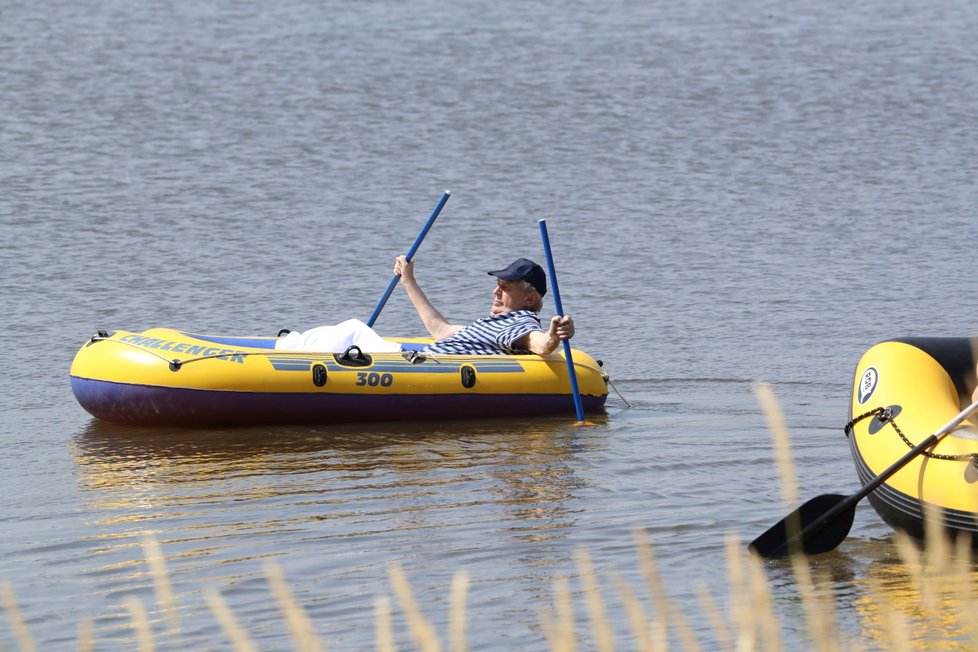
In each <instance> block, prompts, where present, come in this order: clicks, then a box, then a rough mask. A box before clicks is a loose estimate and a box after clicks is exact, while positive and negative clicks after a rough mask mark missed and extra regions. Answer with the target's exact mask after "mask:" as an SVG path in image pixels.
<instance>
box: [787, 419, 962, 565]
mask: <svg viewBox="0 0 978 652" xmlns="http://www.w3.org/2000/svg"><path fill="white" fill-rule="evenodd" d="M975 410H978V401H975V402H974V403H972V404H971V405H969V406H968V407H966V408H965V409H964V410H963V411H961V412H959V413H958V414H957V416H955V417H954V418H953V419H951V420H950V421H948V422H947V423H946V424H945V425H944V426H943V427H941V429H940V430H937V431H936V432H935V433H934V434H932V435H930V436H929V437H927V438H926V439H924V440H923V441H922V442H920V443H919V444H917V445H916V446H914V447H913V448H912V449H910V451H909V452H908V453H907V454H906V455H904V456H903V457H901V458H900V459H898V460H897V461H896V462H894V463H893V464H891V465H890V466H889V467H887V469H886V470H885V471H883V472H882V473H880V474H879V475H877V476H876V477H875V478H873V479H872V480H870V481H869V482H867V483H866V484H865V485H863V487H862V488H861V489H860V490H859V491H857V492H856V493H854V494H852V495H851V496H849V497H848V498H846V499H845V500H843V501H842V502H839V503H836V505H835V506H834V507H832V509H830V510H829V511H827V512H825V513H824V514H822V515H821V516H819V517H818V518H817V519H816V520H814V521H812V522H811V523H809V524H808V525H806V526H805V527H804V528H803V529H802V530H801V532H799V533H798V536H796V537H793V538H792V539H791V540H790V541H785V543H784V544H783V545H782V546H781V548H783V549H786V550H790V549H791V546H792V545H793V544H794V543H795V542H796V541H802V542H804V541H806V540H808V539H810V538H811V537H812V536H813V535H815V534H817V533H818V532H820V531H821V530H822V528H824V527H825V526H826V525H828V524H829V523H832V522H833V521H834V520H835V519H836V518H838V517H839V515H841V514H844V513H845V512H847V511H849V510H850V509H852V508H854V507H855V506H856V504H857V503H858V502H859V501H861V500H862V499H863V498H865V497H866V496H868V495H869V494H871V493H872V492H873V491H874V490H876V489H877V488H878V487H879V486H880V485H882V484H883V483H884V482H886V481H887V480H889V479H890V477H891V476H893V475H894V474H895V473H896V472H897V471H899V470H900V469H902V468H903V467H905V466H906V465H907V464H909V463H910V462H911V460H913V459H914V458H915V457H917V456H918V455H920V454H921V453H922V452H924V451H925V450H927V449H928V448H931V447H932V446H934V445H935V444H937V442H939V441H940V440H941V439H943V438H944V437H945V436H946V435H947V434H948V433H949V432H951V431H952V430H954V429H955V428H957V427H958V426H959V425H961V422H963V421H964V420H965V419H967V418H968V417H969V416H970V415H971V413H972V412H974V411H975Z"/></svg>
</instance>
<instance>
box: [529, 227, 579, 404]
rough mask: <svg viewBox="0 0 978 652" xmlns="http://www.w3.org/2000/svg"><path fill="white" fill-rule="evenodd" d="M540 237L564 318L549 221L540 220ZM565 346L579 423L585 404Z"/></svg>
mask: <svg viewBox="0 0 978 652" xmlns="http://www.w3.org/2000/svg"><path fill="white" fill-rule="evenodd" d="M540 237H541V238H542V239H543V251H544V253H545V254H546V256H547V271H549V272H550V288H551V289H552V290H553V293H554V308H555V309H556V310H557V315H558V316H560V317H563V316H564V307H563V305H561V303H560V287H559V286H558V285H557V270H556V269H555V267H554V255H553V252H551V250H550V236H549V235H547V221H546V220H540ZM562 343H563V345H564V359H565V360H566V361H567V375H568V376H569V377H570V384H571V393H572V394H573V395H574V410H575V411H576V412H577V420H578V422H582V421H584V404H583V403H582V401H581V390H580V389H579V388H578V386H577V372H576V371H575V369H574V359H573V357H571V347H570V342H568V341H567V340H563V341H562Z"/></svg>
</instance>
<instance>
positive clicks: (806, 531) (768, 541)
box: [748, 494, 856, 558]
mask: <svg viewBox="0 0 978 652" xmlns="http://www.w3.org/2000/svg"><path fill="white" fill-rule="evenodd" d="M847 500H849V496H843V495H841V494H822V495H821V496H815V497H814V498H812V499H811V500H809V501H808V502H806V503H805V504H803V505H802V506H801V507H799V508H798V509H796V510H795V511H793V512H791V513H790V514H788V515H787V516H786V517H784V518H783V519H781V520H780V521H779V522H777V523H775V524H774V525H773V526H771V527H770V528H769V529H768V530H767V532H765V533H764V534H762V535H761V536H759V537H757V538H756V539H754V540H753V541H752V542H751V543H750V545H749V546H748V549H749V550H750V551H751V552H753V553H755V554H757V555H760V556H761V557H765V558H772V557H783V556H785V555H788V554H791V553H792V552H803V553H805V554H806V555H817V554H819V553H822V552H828V551H830V550H834V549H835V548H836V547H838V545H839V544H840V543H842V541H843V540H844V539H845V538H846V536H847V535H848V534H849V530H850V529H851V528H852V522H853V519H854V518H855V516H856V504H855V503H853V504H852V505H851V506H849V507H848V508H847V509H843V510H841V511H840V512H839V513H838V514H836V515H834V516H832V517H831V519H830V520H828V521H826V522H824V523H818V522H819V520H820V519H822V518H823V517H824V516H826V515H827V514H828V512H829V511H831V510H833V509H836V508H837V506H838V505H839V504H840V503H843V502H845V501H847ZM816 524H817V525H816Z"/></svg>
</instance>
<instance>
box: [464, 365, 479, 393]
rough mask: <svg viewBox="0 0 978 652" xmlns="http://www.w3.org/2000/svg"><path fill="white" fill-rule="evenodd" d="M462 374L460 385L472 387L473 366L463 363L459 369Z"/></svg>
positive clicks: (473, 377)
mask: <svg viewBox="0 0 978 652" xmlns="http://www.w3.org/2000/svg"><path fill="white" fill-rule="evenodd" d="M460 372H461V374H462V387H464V388H465V389H472V388H473V387H475V367H472V366H470V365H465V366H464V367H462V368H461V369H460Z"/></svg>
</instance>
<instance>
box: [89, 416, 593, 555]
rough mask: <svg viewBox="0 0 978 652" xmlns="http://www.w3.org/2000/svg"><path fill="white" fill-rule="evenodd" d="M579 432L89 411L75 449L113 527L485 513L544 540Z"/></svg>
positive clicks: (235, 528)
mask: <svg viewBox="0 0 978 652" xmlns="http://www.w3.org/2000/svg"><path fill="white" fill-rule="evenodd" d="M599 423H600V418H599ZM582 445H586V444H582V440H581V439H580V438H578V437H577V436H576V432H575V427H574V425H573V423H572V421H569V420H568V419H566V418H560V419H534V420H508V419H505V420H503V419H501V420H494V421H483V422H478V423H472V422H469V421H464V422H438V423H399V424H390V425H384V426H378V425H376V424H371V425H370V426H369V427H364V426H356V425H351V426H344V427H332V426H331V427H329V428H319V429H316V428H309V427H280V428H250V429H240V428H239V429H233V430H217V429H209V430H169V429H146V428H134V427H129V426H120V425H116V424H107V423H103V422H99V421H92V422H91V423H89V424H88V425H87V426H86V427H85V429H84V430H82V431H81V432H80V433H79V434H77V435H76V436H75V437H74V438H73V440H72V442H71V451H72V454H73V457H74V460H75V462H76V464H77V468H78V473H77V482H78V485H79V488H80V489H81V491H82V495H83V496H84V497H85V498H86V500H87V503H88V509H87V512H88V516H89V518H91V519H92V524H93V525H100V526H103V527H109V528H110V529H117V526H119V525H120V524H129V525H132V524H137V523H138V524H142V525H143V527H145V528H146V529H147V530H148V531H153V532H155V533H157V534H158V535H159V536H161V537H162V538H164V539H166V538H181V539H183V540H187V539H188V538H204V539H209V540H214V539H217V538H221V537H225V536H240V535H241V534H242V533H247V532H251V533H257V532H259V531H264V532H282V533H283V534H282V536H283V537H285V538H287V537H288V536H289V535H288V534H285V532H286V530H288V529H289V528H298V529H300V530H307V529H310V528H315V527H316V525H315V524H316V523H318V522H323V521H329V522H330V531H329V533H322V536H325V537H328V538H333V537H344V536H348V537H364V536H367V537H369V536H371V534H379V533H385V535H389V533H390V532H391V531H393V530H403V531H417V530H419V529H421V530H423V529H429V528H435V529H443V528H450V527H463V526H464V525H465V524H466V523H469V522H473V521H480V522H484V521H485V519H492V520H493V521H496V522H497V523H498V527H499V528H500V530H502V531H504V532H505V533H506V535H507V536H511V537H513V538H515V539H522V540H528V541H542V540H547V539H550V538H552V537H555V536H562V533H563V532H564V531H565V530H566V529H567V528H569V527H571V526H572V525H573V510H571V509H569V508H568V507H567V504H566V503H567V502H568V500H570V499H571V498H572V496H573V495H574V492H575V490H576V489H577V488H579V486H580V485H579V481H578V480H577V478H575V476H574V472H573V465H571V464H569V462H570V461H572V459H573V458H574V456H575V454H576V452H577V449H578V447H580V446H582ZM125 529H127V530H129V529H131V528H125ZM118 534H120V535H121V534H123V533H121V532H119V533H118Z"/></svg>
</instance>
